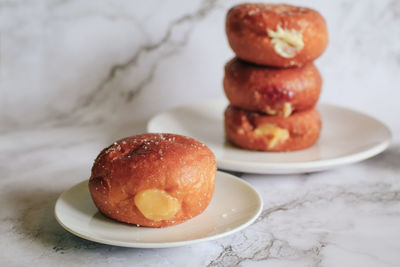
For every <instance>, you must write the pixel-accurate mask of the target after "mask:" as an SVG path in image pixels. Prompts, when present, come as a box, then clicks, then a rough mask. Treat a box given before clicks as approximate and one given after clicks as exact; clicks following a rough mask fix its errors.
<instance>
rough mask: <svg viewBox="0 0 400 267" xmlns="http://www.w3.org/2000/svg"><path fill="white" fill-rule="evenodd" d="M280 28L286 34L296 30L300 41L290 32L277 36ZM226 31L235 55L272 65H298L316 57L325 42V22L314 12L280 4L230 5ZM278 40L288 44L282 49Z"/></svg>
mask: <svg viewBox="0 0 400 267" xmlns="http://www.w3.org/2000/svg"><path fill="white" fill-rule="evenodd" d="M279 28H280V29H279ZM281 30H284V31H286V33H289V34H290V33H293V32H297V34H300V35H301V37H300V39H301V40H294V39H293V38H292V37H294V36H293V35H292V36H291V37H288V38H285V39H280V38H282V36H277V34H278V35H280V34H281V33H283V31H281ZM226 34H227V37H228V41H229V44H230V46H231V48H232V49H233V51H234V52H235V53H236V55H237V56H238V57H239V58H241V59H243V60H246V61H249V62H252V63H255V64H260V65H267V66H275V67H290V66H302V65H304V64H305V63H307V62H310V61H313V60H314V59H316V58H318V57H319V56H320V55H321V54H322V53H323V51H324V50H325V48H326V46H327V45H328V32H327V28H326V23H325V20H324V18H323V17H322V16H321V15H320V14H319V13H318V12H317V11H315V10H312V9H309V8H303V7H296V6H291V5H282V4H261V3H260V4H241V5H237V6H234V7H233V8H231V9H230V10H229V11H228V14H227V17H226ZM274 38H277V39H276V40H273V39H274ZM279 40H286V41H288V42H289V44H290V45H289V47H288V46H285V48H283V49H282V46H279V45H278V43H280V44H282V43H281V42H279ZM294 41H296V42H294ZM286 43H287V42H286ZM276 45H278V46H276ZM279 48H280V50H282V51H289V52H290V53H289V54H290V56H289V57H288V54H286V56H285V54H282V53H281V54H279V53H278V52H277V49H279ZM291 48H295V49H291Z"/></svg>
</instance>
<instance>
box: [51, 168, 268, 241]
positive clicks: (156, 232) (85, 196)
mask: <svg viewBox="0 0 400 267" xmlns="http://www.w3.org/2000/svg"><path fill="white" fill-rule="evenodd" d="M262 205H263V203H262V198H261V196H260V195H259V194H258V193H257V191H256V190H255V189H254V188H253V187H252V186H251V185H250V184H248V183H246V182H245V181H243V180H241V179H239V178H236V177H235V176H233V175H230V174H227V173H224V172H217V179H216V182H215V191H214V196H213V198H212V200H211V202H210V205H209V206H208V207H207V209H206V210H205V211H204V212H203V213H202V214H200V215H199V216H197V217H194V218H193V219H191V220H189V221H186V222H184V223H182V224H179V225H174V226H170V227H165V228H147V227H136V226H134V225H129V224H125V223H120V222H117V221H114V220H111V219H109V218H107V217H105V216H103V215H102V214H101V213H100V212H98V210H97V208H96V206H95V205H94V204H93V201H92V198H91V196H90V193H89V189H88V181H87V180H86V181H84V182H81V183H79V184H77V185H75V186H74V187H72V188H70V189H69V190H67V191H65V192H64V193H62V194H61V196H60V197H59V198H58V200H57V202H56V205H55V210H54V211H55V215H56V219H57V221H58V223H59V224H60V225H61V226H62V227H63V228H65V229H66V230H67V231H69V232H71V233H73V234H75V235H77V236H79V237H82V238H84V239H87V240H91V241H94V242H98V243H103V244H108V245H114V246H121V247H134V248H166V247H177V246H184V245H190V244H194V243H199V242H203V241H209V240H214V239H217V238H221V237H224V236H227V235H230V234H233V233H235V232H237V231H240V230H242V229H244V228H245V227H247V226H249V225H250V224H252V223H253V222H254V221H255V220H256V218H257V217H258V216H259V215H260V213H261V210H262Z"/></svg>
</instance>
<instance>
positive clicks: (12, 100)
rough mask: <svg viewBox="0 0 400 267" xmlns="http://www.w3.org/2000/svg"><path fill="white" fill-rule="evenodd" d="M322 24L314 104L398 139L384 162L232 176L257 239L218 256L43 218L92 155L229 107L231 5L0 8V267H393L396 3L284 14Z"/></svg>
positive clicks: (65, 1)
mask: <svg viewBox="0 0 400 267" xmlns="http://www.w3.org/2000/svg"><path fill="white" fill-rule="evenodd" d="M285 2H288V3H295V4H298V5H305V6H310V7H314V8H316V9H317V10H319V11H320V12H321V13H322V14H323V15H324V16H325V18H326V20H327V23H328V28H329V31H330V44H329V47H328V49H327V51H326V52H325V54H323V56H322V57H321V58H320V59H318V60H317V65H318V67H319V68H320V71H321V73H322V75H323V78H324V87H323V93H322V99H321V101H325V102H333V103H337V104H341V105H345V106H349V107H353V108H355V109H358V110H361V111H363V112H366V113H368V114H371V115H373V116H375V117H377V118H378V119H380V120H382V121H384V122H385V123H386V124H387V125H388V126H389V127H390V128H391V130H392V132H393V136H394V140H393V144H392V145H391V147H390V148H389V149H388V151H386V152H385V153H384V154H382V155H380V156H377V157H375V158H373V159H370V160H368V161H366V162H362V163H358V164H354V165H351V166H347V167H342V168H339V169H336V170H331V171H329V172H322V173H316V174H311V175H305V174H299V175H290V176H260V175H248V174H242V175H241V177H242V178H244V179H246V180H247V181H249V182H250V183H252V184H253V185H255V186H256V187H257V189H258V190H259V191H260V192H261V194H262V195H263V198H264V203H265V209H264V211H263V214H262V217H261V218H260V219H259V220H258V221H257V223H256V224H254V225H252V226H251V227H249V228H248V229H246V230H245V231H243V232H241V233H238V234H236V235H233V236H230V237H228V238H224V239H221V240H218V241H213V242H207V243H203V244H198V245H194V246H189V247H182V248H174V249H159V250H154V249H153V250H139V249H124V248H118V247H110V246H105V245H100V244H96V243H93V242H89V241H85V240H83V239H80V238H78V237H75V236H73V235H71V234H69V233H68V232H66V231H65V230H63V229H62V228H61V227H60V226H59V225H58V224H57V223H56V221H55V219H54V216H53V205H54V201H55V200H56V198H57V197H58V195H59V194H60V193H61V192H62V191H64V190H66V189H67V188H69V187H70V186H72V185H74V184H75V183H77V182H79V181H82V180H84V179H86V178H87V177H88V176H89V173H90V167H91V164H92V162H93V159H94V158H95V156H96V155H97V154H98V153H99V151H100V149H101V148H103V147H104V146H106V145H108V144H110V143H111V142H112V141H113V140H115V139H116V138H120V137H123V136H126V135H132V134H135V133H139V132H143V131H144V125H145V123H146V121H147V119H148V118H149V117H151V116H152V115H154V114H155V113H157V112H159V111H161V110H164V109H166V108H169V107H171V106H175V105H179V104H183V103H188V102H192V101H197V100H200V99H203V98H211V97H223V91H222V86H221V83H222V76H223V65H224V63H225V62H226V61H227V60H228V59H229V58H231V57H232V56H233V53H232V51H231V50H230V49H229V47H228V44H227V41H226V37H225V33H224V17H225V13H226V11H227V9H228V8H229V7H230V6H232V5H234V4H236V3H238V1H222V0H219V1H218V0H203V1H199V0H196V1H184V0H174V1H172V0H170V1H162V0H158V1H157V0H147V1H138V0H135V1H132V0H125V1H123V0H115V1H106V0H98V1H78V0H0V266H26V265H30V266H55V265H58V266H60V265H62V266H82V265H85V266H97V267H98V266H106V265H112V266H131V265H134V264H137V265H145V266H153V265H157V266H187V263H188V262H191V265H193V266H205V265H210V266H232V265H235V264H240V265H245V266H398V265H399V264H400V254H399V251H400V241H399V240H400V228H399V225H400V212H399V211H400V180H399V173H400V169H399V163H400V144H399V136H400V123H399V118H398V117H399V114H400V107H399V99H400V1H397V0H391V1H390V0H382V1H381V0H379V1H378V0H357V1H351V0H338V1H321V0H320V1H318V0H312V1H306V0H297V1H295V0H288V1H285Z"/></svg>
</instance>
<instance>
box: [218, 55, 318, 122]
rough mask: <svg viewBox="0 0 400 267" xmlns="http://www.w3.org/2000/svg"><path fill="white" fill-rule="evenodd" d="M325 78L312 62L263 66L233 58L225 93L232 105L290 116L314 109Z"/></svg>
mask: <svg viewBox="0 0 400 267" xmlns="http://www.w3.org/2000/svg"><path fill="white" fill-rule="evenodd" d="M321 86H322V79H321V76H320V74H319V72H318V69H317V68H316V67H315V66H314V64H313V63H312V62H310V63H307V64H305V65H304V66H303V67H298V68H287V69H277V68H271V67H260V66H259V65H254V64H250V63H247V62H245V61H242V60H240V59H238V58H234V59H232V60H231V61H229V62H228V63H227V64H226V65H225V77H224V90H225V94H226V96H227V98H228V99H229V101H230V103H231V104H232V105H234V106H237V107H241V108H243V109H247V110H252V111H260V112H264V113H266V114H268V115H281V116H283V117H288V116H289V115H290V114H291V113H292V112H293V111H302V110H306V109H310V108H312V107H313V106H314V105H315V104H316V103H317V101H318V98H319V95H320V92H321Z"/></svg>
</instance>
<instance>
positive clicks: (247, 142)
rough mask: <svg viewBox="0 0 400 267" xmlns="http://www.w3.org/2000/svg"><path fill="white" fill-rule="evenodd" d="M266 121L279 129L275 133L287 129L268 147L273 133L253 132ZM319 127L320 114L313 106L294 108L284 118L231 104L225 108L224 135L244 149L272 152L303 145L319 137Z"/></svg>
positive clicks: (309, 143)
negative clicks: (282, 137)
mask: <svg viewBox="0 0 400 267" xmlns="http://www.w3.org/2000/svg"><path fill="white" fill-rule="evenodd" d="M265 125H268V126H271V127H275V129H278V131H275V133H278V134H281V136H282V135H283V136H284V135H285V133H287V134H288V135H287V136H286V137H287V139H284V140H283V141H282V142H280V141H279V140H278V141H276V142H275V145H274V146H273V147H269V145H270V144H271V138H273V136H271V135H259V134H256V129H260V128H262V127H263V126H265ZM271 127H269V128H271ZM320 131H321V120H320V115H319V113H318V111H317V110H316V109H315V108H313V109H310V110H306V111H302V112H296V113H294V114H292V115H291V116H289V117H287V118H283V117H279V116H268V115H265V114H262V113H259V112H251V111H246V110H243V109H240V108H237V107H234V106H232V105H229V106H228V107H227V109H226V110H225V133H226V137H227V139H228V140H229V141H230V142H231V143H233V144H234V145H236V146H238V147H241V148H244V149H249V150H260V151H271V152H284V151H295V150H300V149H305V148H308V147H310V146H312V145H313V144H314V143H315V142H316V141H317V140H318V137H319V134H320ZM282 133H283V134H282Z"/></svg>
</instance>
